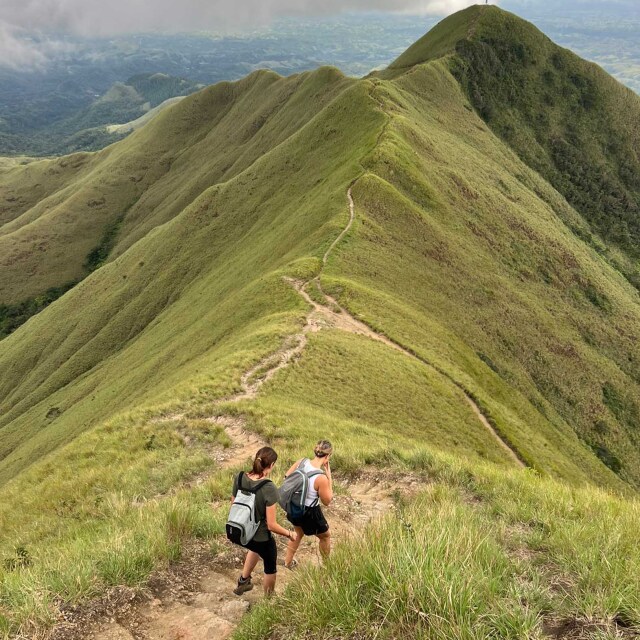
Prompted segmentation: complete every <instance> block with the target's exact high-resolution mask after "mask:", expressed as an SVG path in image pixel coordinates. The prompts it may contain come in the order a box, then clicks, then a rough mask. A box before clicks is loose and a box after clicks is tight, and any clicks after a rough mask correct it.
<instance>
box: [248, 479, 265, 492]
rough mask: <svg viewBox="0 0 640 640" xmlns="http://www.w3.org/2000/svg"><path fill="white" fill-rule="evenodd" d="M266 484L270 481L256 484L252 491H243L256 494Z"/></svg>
mask: <svg viewBox="0 0 640 640" xmlns="http://www.w3.org/2000/svg"><path fill="white" fill-rule="evenodd" d="M268 482H271V480H269V479H267V480H263V481H262V482H258V484H257V485H256V486H255V487H253V488H252V489H245V491H248V492H249V493H258V491H260V489H262V487H264V485H265V484H267V483H268Z"/></svg>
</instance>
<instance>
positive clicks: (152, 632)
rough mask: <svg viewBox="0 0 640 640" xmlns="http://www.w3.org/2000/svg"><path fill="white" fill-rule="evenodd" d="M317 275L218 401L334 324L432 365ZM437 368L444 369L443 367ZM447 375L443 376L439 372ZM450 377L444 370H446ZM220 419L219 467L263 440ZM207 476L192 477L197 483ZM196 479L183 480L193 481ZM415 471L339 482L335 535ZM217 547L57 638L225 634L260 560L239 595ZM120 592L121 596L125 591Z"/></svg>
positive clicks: (269, 372)
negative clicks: (293, 322) (301, 320)
mask: <svg viewBox="0 0 640 640" xmlns="http://www.w3.org/2000/svg"><path fill="white" fill-rule="evenodd" d="M347 200H348V204H349V221H348V223H347V225H346V226H345V228H344V229H343V230H342V232H341V233H340V235H339V236H338V237H337V238H336V239H335V240H334V241H333V243H332V244H331V246H330V247H329V248H328V249H327V251H326V252H325V254H324V256H323V259H322V263H323V266H324V265H325V264H326V263H327V260H328V258H329V256H330V254H331V252H332V251H333V249H334V248H335V247H336V246H337V244H338V243H339V242H340V241H341V240H342V239H343V238H344V237H345V235H346V234H347V233H348V231H349V229H350V228H351V226H352V224H353V221H354V219H355V207H354V202H353V198H352V194H351V187H349V189H348V191H347ZM319 278H320V275H318V276H317V277H316V278H314V279H313V280H311V281H308V282H302V281H295V280H288V282H289V283H290V284H291V285H292V286H293V287H294V288H295V289H296V291H297V292H298V293H299V294H300V295H301V296H302V297H303V299H304V300H305V301H306V302H307V304H309V305H310V311H309V313H308V314H307V320H306V323H305V325H304V327H303V328H302V330H301V331H300V332H299V333H297V334H294V335H292V336H289V337H288V338H287V339H286V341H285V342H284V344H283V345H282V347H281V348H280V349H278V350H277V351H276V352H274V353H272V354H269V355H268V356H266V357H265V358H263V359H262V360H261V361H260V362H258V363H257V364H256V365H255V366H253V367H252V368H251V369H249V370H248V371H247V372H246V373H245V374H244V375H243V376H242V377H241V381H240V386H241V390H240V391H239V392H238V393H236V394H234V395H232V396H230V397H227V398H224V399H222V400H220V401H219V402H218V403H217V404H218V405H222V404H224V403H229V402H239V401H241V400H245V399H252V398H255V397H256V396H257V394H258V392H259V390H260V387H261V386H262V385H263V384H264V383H265V382H267V381H268V380H270V379H271V378H272V377H273V376H274V375H275V374H276V373H277V372H278V371H279V370H280V369H282V368H284V367H286V366H287V365H288V364H289V363H291V362H292V361H293V360H295V359H296V358H297V357H299V356H300V354H301V353H302V351H303V350H304V347H305V345H306V342H307V334H308V333H309V332H315V331H320V330H322V329H327V328H333V329H339V330H342V331H347V332H350V333H354V334H359V335H363V336H366V337H368V338H370V339H372V340H376V341H378V342H382V343H384V344H385V345H387V346H388V347H390V348H392V349H395V350H397V351H400V352H402V353H403V354H405V355H406V356H408V357H411V358H413V359H416V360H418V361H420V362H421V363H422V364H424V365H426V366H429V367H432V365H431V364H430V363H429V362H427V361H425V360H422V359H421V358H420V357H418V356H417V355H415V354H413V353H411V352H410V351H408V350H407V349H405V348H404V347H402V346H401V345H399V344H397V343H396V342H394V341H393V340H391V339H389V338H388V337H387V336H385V335H383V334H381V333H378V332H376V331H374V330H373V329H371V327H369V326H368V325H366V324H365V323H363V322H361V321H360V320H357V319H356V318H354V317H353V316H352V315H351V314H350V313H348V312H347V311H346V310H345V309H344V308H342V307H341V306H340V305H339V304H338V303H337V301H336V300H335V299H333V298H332V297H331V296H329V295H327V294H326V293H325V292H324V291H323V290H322V287H321V285H320V280H319ZM311 286H313V287H316V288H317V292H318V295H316V296H315V297H316V298H321V299H323V300H324V302H322V303H320V302H317V301H316V300H314V299H312V297H311V296H310V295H309V293H308V291H307V289H308V288H309V287H311ZM440 373H442V372H440ZM443 375H445V374H443ZM447 377H448V376H447ZM449 379H450V380H451V382H452V383H453V384H455V385H456V386H457V387H458V388H459V389H460V390H461V391H462V393H463V394H464V397H465V398H466V401H467V402H468V403H469V404H470V406H471V408H472V409H473V411H474V413H475V414H476V416H477V417H478V420H479V421H480V422H481V423H482V424H483V426H484V427H485V428H486V429H487V430H488V431H489V432H490V433H491V434H492V435H493V437H494V438H495V440H496V442H497V443H498V444H499V445H500V446H501V447H503V448H504V449H505V451H507V452H508V453H509V454H510V456H511V457H512V459H513V460H514V462H515V463H516V464H519V465H520V466H523V463H522V462H521V460H520V459H519V458H518V456H517V455H516V453H515V452H514V451H513V450H512V449H511V448H510V447H509V446H508V445H507V444H506V443H505V442H504V441H503V440H502V439H501V438H500V436H499V434H498V433H497V432H496V431H495V430H494V429H493V427H492V426H491V424H490V422H489V420H488V419H487V417H486V416H485V415H484V414H483V413H482V411H481V410H480V408H479V407H478V405H477V404H476V403H475V401H474V400H473V398H471V396H470V395H469V394H468V393H467V392H466V391H465V390H464V389H463V388H462V387H461V385H460V384H458V383H457V382H456V381H455V380H453V379H451V378H449ZM184 417H185V416H184V415H182V414H173V415H169V416H164V417H163V418H161V419H162V420H171V419H180V418H184ZM207 419H208V420H210V421H211V422H214V423H216V424H219V425H221V426H222V427H223V428H224V430H225V432H226V434H227V435H228V436H229V438H230V439H231V442H232V445H231V446H230V447H228V448H227V449H215V451H212V452H211V455H212V457H213V458H214V459H215V460H216V462H217V463H218V465H217V467H216V470H219V469H221V468H222V469H225V468H237V467H239V466H241V465H242V464H243V463H245V462H246V461H247V460H248V459H250V458H251V457H252V456H253V455H254V454H255V452H256V450H257V449H259V448H260V447H261V446H264V445H265V444H266V442H265V441H264V440H263V439H262V438H261V437H260V436H258V435H257V434H255V433H253V432H251V431H249V430H247V429H246V428H245V423H244V420H243V419H242V417H237V416H225V415H219V416H212V417H210V418H207ZM207 475H208V474H205V475H203V476H202V477H200V478H198V479H196V480H195V482H202V481H204V480H205V479H206V476H207ZM193 482H194V480H193V479H192V481H190V483H188V484H187V487H188V486H190V485H191V484H193ZM421 482H423V481H421V480H419V479H418V478H417V477H416V476H413V475H411V474H404V475H403V476H402V478H399V477H393V476H390V475H386V476H385V475H378V476H376V477H372V476H366V475H365V476H363V477H362V478H360V479H358V480H355V481H352V482H348V481H346V480H345V481H343V486H342V489H343V490H342V491H340V492H339V493H338V494H337V495H336V496H335V498H334V501H333V503H332V504H331V506H330V507H329V508H327V510H326V515H327V519H328V521H329V523H330V525H331V531H332V533H333V536H334V539H337V540H339V541H341V542H344V541H345V540H347V541H348V538H349V536H355V535H359V533H361V531H362V530H363V528H364V527H366V526H367V525H368V524H369V523H370V522H371V521H372V520H375V519H377V518H380V517H381V516H383V515H384V514H385V513H388V512H390V511H391V510H393V509H394V499H395V498H397V497H398V496H407V495H411V494H413V493H415V492H416V491H417V490H418V489H419V488H420V483H421ZM278 545H279V554H278V555H279V558H280V562H282V560H281V558H283V557H284V548H285V546H284V542H283V541H282V540H280V539H278ZM222 547H223V549H222V551H221V552H220V553H218V554H217V555H215V556H213V555H212V554H211V552H210V551H209V549H208V548H202V547H200V548H196V549H194V550H192V551H191V553H187V554H185V556H186V558H185V559H184V561H181V562H180V563H178V564H177V565H176V566H175V567H172V568H170V569H169V570H167V571H165V572H161V573H159V574H158V575H155V576H152V578H151V579H150V581H149V586H148V588H147V589H146V591H145V592H143V593H140V592H137V591H134V590H127V589H124V588H123V589H120V591H118V596H117V597H116V598H115V599H114V600H112V603H113V602H115V604H111V605H109V604H108V603H109V599H108V598H107V599H106V600H105V603H104V604H103V605H101V607H102V609H101V610H100V611H99V612H98V613H97V615H96V616H95V617H94V618H92V619H91V622H90V624H89V626H87V627H86V632H84V631H81V632H80V635H78V629H75V631H74V630H70V632H69V633H66V632H65V631H64V629H62V628H60V629H58V631H60V632H59V633H56V630H55V629H54V632H53V634H52V637H53V638H55V639H56V640H64V639H66V638H73V639H74V640H75V639H76V638H93V639H94V640H224V639H226V638H228V637H229V636H230V635H231V634H232V633H233V630H234V629H235V627H236V626H237V624H238V623H239V621H240V619H241V618H242V616H243V615H244V613H245V612H246V611H247V610H248V608H249V607H250V606H251V604H252V603H254V602H256V601H258V600H259V599H261V598H262V597H263V596H262V588H261V581H262V575H261V564H259V566H258V571H257V572H256V573H255V574H254V584H255V587H254V589H253V591H250V592H248V593H246V594H244V595H243V596H240V597H238V596H235V595H234V594H233V588H234V587H235V584H236V580H237V577H238V575H239V572H240V569H241V567H242V560H243V557H244V552H243V551H242V550H241V549H240V548H238V547H234V546H233V545H231V544H229V543H227V541H226V540H224V541H223V542H222ZM297 557H298V559H299V561H300V563H301V564H305V563H312V564H317V563H319V562H320V558H319V555H318V551H317V542H316V540H315V538H313V539H309V538H305V539H304V540H303V542H302V544H301V545H300V549H299V551H298V555H297ZM294 575H295V572H294V571H289V570H287V569H285V568H284V566H282V565H281V566H280V567H279V571H278V586H277V592H278V591H282V589H283V587H284V586H285V585H286V584H287V583H288V582H289V581H290V580H291V579H292V578H293V577H294ZM123 594H124V595H123Z"/></svg>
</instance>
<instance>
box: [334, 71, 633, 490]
mask: <svg viewBox="0 0 640 640" xmlns="http://www.w3.org/2000/svg"><path fill="white" fill-rule="evenodd" d="M377 82H378V84H377V88H376V94H375V95H376V98H377V99H378V100H379V101H380V102H383V103H384V104H385V105H386V111H387V113H388V114H389V122H388V124H387V126H386V128H385V131H384V134H383V135H382V137H381V139H380V141H379V144H378V145H377V147H376V150H375V152H374V153H373V154H372V155H371V156H370V157H369V158H368V159H367V161H366V163H365V165H366V167H367V169H368V171H369V173H368V174H367V175H365V176H364V177H363V178H362V179H361V180H359V181H358V182H357V183H356V185H355V187H354V189H353V194H354V198H355V202H356V206H357V214H358V215H357V222H356V224H355V225H354V228H353V232H352V234H351V235H350V238H349V240H348V242H347V244H345V247H344V250H343V251H339V252H338V253H336V255H335V259H334V260H333V261H332V262H331V263H330V264H329V266H328V268H327V270H326V271H325V274H326V275H323V282H324V285H325V287H326V288H327V289H328V290H329V291H330V292H332V293H333V294H335V295H336V296H337V297H338V298H339V299H340V301H341V302H342V303H343V304H344V305H346V306H347V307H348V308H349V309H350V311H352V312H353V313H355V314H356V316H358V317H360V318H361V319H365V320H366V321H367V322H369V323H370V324H372V325H373V326H375V327H376V328H377V329H379V330H382V331H383V332H384V333H386V334H387V335H388V336H390V337H392V338H393V339H394V340H396V341H397V342H399V343H401V344H403V345H404V346H405V347H409V348H411V349H412V350H413V351H415V352H417V353H419V354H420V355H421V356H422V357H423V358H424V359H426V360H427V361H429V362H432V363H433V364H435V365H436V366H438V367H439V368H440V369H441V370H443V371H445V372H447V373H448V374H449V375H450V376H451V378H452V379H454V380H455V381H457V382H458V383H460V384H462V385H463V386H464V387H466V388H467V389H468V390H469V391H470V392H471V393H473V395H474V396H475V397H477V398H478V400H479V402H480V404H481V405H482V406H483V407H485V408H486V410H487V412H488V413H489V415H490V416H491V417H492V418H493V419H494V421H495V422H496V425H497V427H498V429H499V431H500V432H501V433H503V434H504V435H505V436H506V437H507V438H508V439H509V441H511V442H512V443H513V444H514V445H515V448H516V450H517V451H518V452H519V453H520V454H521V456H522V457H523V458H524V459H525V460H526V461H528V463H529V464H530V465H532V466H534V467H535V468H536V469H538V470H540V471H543V472H549V473H552V474H554V475H557V474H562V475H565V476H566V477H573V478H574V479H575V480H584V479H585V478H587V477H593V478H598V479H599V481H600V482H604V483H608V482H614V483H615V480H614V479H613V475H612V473H610V471H608V470H607V469H606V468H604V467H603V465H600V464H597V463H596V464H594V463H593V457H594V456H593V453H594V451H595V452H597V453H598V455H599V456H600V458H601V460H603V461H604V462H606V463H608V464H609V466H610V468H611V469H612V470H614V471H616V472H618V473H620V475H621V476H622V477H623V478H624V479H625V480H628V481H630V482H632V483H636V484H637V483H638V481H639V479H640V476H638V469H639V468H640V465H639V463H640V458H638V455H639V454H638V451H639V449H638V440H637V431H636V428H635V426H634V425H635V424H637V417H632V416H637V415H638V414H637V410H638V407H639V406H640V405H639V402H638V399H640V386H638V378H637V370H638V369H637V363H638V362H640V351H639V344H640V343H639V342H638V341H637V340H634V339H631V338H630V337H631V335H634V334H635V333H636V331H637V329H636V327H637V326H638V321H639V320H640V307H639V306H638V300H637V293H636V291H635V290H634V289H633V288H632V287H631V286H630V285H629V283H628V282H626V280H625V279H624V278H623V277H621V276H620V274H619V273H618V272H616V271H615V270H614V269H612V268H610V267H608V266H607V265H606V263H604V261H603V260H602V259H601V258H600V256H599V255H598V253H597V252H596V251H595V250H593V249H592V248H591V247H590V246H589V245H588V244H586V243H584V242H583V241H582V240H581V238H579V237H577V236H576V235H575V234H574V233H573V232H572V230H571V228H570V227H569V225H568V222H570V221H572V220H579V217H578V216H577V215H576V213H575V212H572V211H571V210H570V209H568V207H567V206H566V203H565V204H564V206H563V205H562V201H561V199H559V198H558V197H557V194H555V193H554V191H553V190H552V189H551V188H550V187H549V186H548V185H545V183H544V182H543V181H542V180H540V178H539V177H538V176H536V175H535V174H534V173H533V172H531V171H530V170H529V169H528V168H527V167H526V166H525V165H524V164H523V163H521V162H519V160H518V159H517V158H516V157H515V156H514V154H513V153H512V152H511V151H510V150H509V149H508V148H506V147H505V146H504V145H503V144H501V143H500V141H499V140H498V139H497V138H496V137H494V136H492V135H491V134H490V132H489V131H488V129H487V128H486V127H485V125H484V124H483V123H482V121H481V120H480V119H479V118H478V117H477V116H475V114H472V113H470V112H469V111H468V109H467V108H466V107H465V104H466V101H465V98H464V96H463V94H462V92H461V91H460V90H459V88H458V87H457V85H456V82H455V80H454V78H453V77H452V75H451V74H450V73H449V71H448V68H447V65H446V64H445V63H444V62H442V61H435V62H432V63H428V64H426V65H422V66H418V67H414V68H413V69H412V70H411V71H409V72H407V73H405V74H403V75H401V76H399V77H397V78H395V79H392V80H378V81H377ZM443 114H446V117H445V116H444V115H443ZM549 203H551V206H550V204H549ZM605 381H606V382H605ZM608 384H610V385H611V387H612V389H615V392H614V394H617V395H616V401H613V402H612V401H611V400H609V399H608V397H607V393H608V392H607V388H608V387H607V385H608ZM623 390H624V391H623ZM514 391H517V392H518V393H514ZM616 403H617V406H616V407H615V408H614V409H612V406H613V405H614V404H616ZM623 405H624V407H626V409H622V406H623ZM576 435H577V436H578V437H576Z"/></svg>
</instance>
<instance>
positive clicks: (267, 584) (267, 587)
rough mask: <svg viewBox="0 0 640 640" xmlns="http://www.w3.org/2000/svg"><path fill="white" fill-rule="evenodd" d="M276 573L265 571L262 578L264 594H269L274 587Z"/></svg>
mask: <svg viewBox="0 0 640 640" xmlns="http://www.w3.org/2000/svg"><path fill="white" fill-rule="evenodd" d="M277 575H278V574H277V573H268V574H267V573H265V574H264V579H263V580H262V586H263V588H264V595H265V596H270V595H271V594H272V593H273V591H274V589H275V588H276V576H277Z"/></svg>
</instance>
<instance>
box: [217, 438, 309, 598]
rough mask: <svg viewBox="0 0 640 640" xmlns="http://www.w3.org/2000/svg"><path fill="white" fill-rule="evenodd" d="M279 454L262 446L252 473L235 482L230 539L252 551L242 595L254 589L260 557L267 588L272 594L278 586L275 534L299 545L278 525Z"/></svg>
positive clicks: (240, 590) (239, 589)
mask: <svg viewBox="0 0 640 640" xmlns="http://www.w3.org/2000/svg"><path fill="white" fill-rule="evenodd" d="M277 459H278V454H277V453H276V452H275V451H274V450H273V449H272V448H271V447H262V449H260V450H259V451H258V452H257V453H256V457H255V459H254V461H253V466H252V469H251V471H250V472H249V473H245V472H244V471H242V472H240V474H238V476H236V478H234V481H233V490H232V493H233V497H232V499H231V503H232V504H231V510H230V511H229V520H228V521H227V527H226V528H227V538H229V540H231V542H234V543H235V544H239V545H240V546H242V547H244V548H245V549H248V553H247V557H246V558H245V561H244V567H243V569H242V574H241V575H240V577H239V578H238V585H237V586H236V588H235V589H234V590H233V592H234V593H235V594H236V595H238V596H239V595H241V594H243V593H245V592H246V591H250V590H251V589H253V584H252V583H251V574H252V573H253V570H254V569H255V567H256V565H257V564H258V562H259V560H260V558H262V561H263V562H264V581H263V583H262V584H263V588H264V592H265V594H266V595H271V594H272V593H273V590H274V588H275V585H276V571H277V569H276V562H277V559H278V550H277V547H276V541H275V539H274V538H273V536H272V535H271V534H272V533H277V534H279V535H281V536H285V537H286V538H288V539H289V542H290V544H293V543H295V542H296V540H297V538H296V533H295V532H294V531H288V530H287V529H285V528H284V527H281V526H280V525H279V524H278V523H277V522H276V504H277V503H278V499H279V495H278V488H277V487H276V485H275V484H274V483H273V482H272V481H271V480H269V475H270V474H271V472H272V471H273V466H274V465H275V463H276V460H277Z"/></svg>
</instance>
